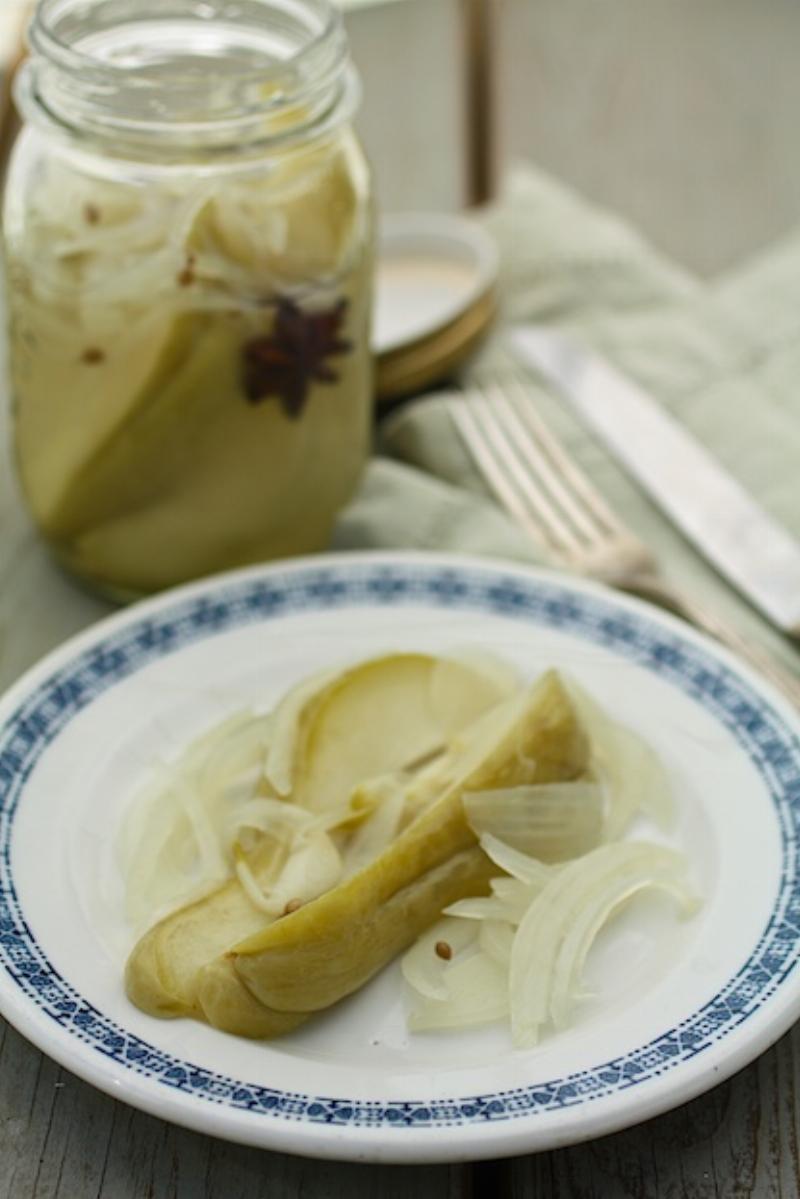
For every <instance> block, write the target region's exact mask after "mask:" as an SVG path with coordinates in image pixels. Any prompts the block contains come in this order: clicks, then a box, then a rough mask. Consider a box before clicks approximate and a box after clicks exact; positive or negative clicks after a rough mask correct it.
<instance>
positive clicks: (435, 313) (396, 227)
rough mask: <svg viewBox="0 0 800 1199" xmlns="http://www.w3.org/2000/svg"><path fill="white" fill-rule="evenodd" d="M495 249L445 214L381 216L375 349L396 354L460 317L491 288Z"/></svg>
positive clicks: (466, 223) (478, 231)
mask: <svg viewBox="0 0 800 1199" xmlns="http://www.w3.org/2000/svg"><path fill="white" fill-rule="evenodd" d="M497 271H498V258H497V248H496V246H495V244H494V242H493V241H492V239H491V238H490V237H489V235H488V233H486V232H484V230H483V229H482V228H481V226H480V225H478V224H476V223H475V222H474V221H471V220H469V219H468V218H467V217H461V216H453V215H451V214H449V213H442V214H438V213H414V212H412V213H399V214H397V215H390V216H385V217H384V218H383V219H382V221H381V226H380V230H379V238H378V261H377V273H376V280H375V328H374V333H373V348H374V350H375V353H376V354H378V355H382V354H390V353H394V352H395V351H397V350H400V349H402V348H404V347H409V346H412V345H414V343H415V342H418V341H420V340H421V339H422V338H425V337H430V336H431V334H434V333H437V332H438V331H439V330H441V329H443V328H445V327H446V326H447V325H449V324H450V323H451V322H452V321H454V320H456V319H457V318H458V317H460V316H462V315H463V314H464V313H465V312H467V311H468V309H469V308H471V307H472V306H473V305H474V304H476V303H477V302H478V301H479V300H480V299H481V297H483V296H485V295H486V293H487V292H488V291H490V290H491V288H492V287H493V286H494V284H495V282H496V279H497Z"/></svg>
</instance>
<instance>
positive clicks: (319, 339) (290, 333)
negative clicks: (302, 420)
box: [243, 299, 353, 420]
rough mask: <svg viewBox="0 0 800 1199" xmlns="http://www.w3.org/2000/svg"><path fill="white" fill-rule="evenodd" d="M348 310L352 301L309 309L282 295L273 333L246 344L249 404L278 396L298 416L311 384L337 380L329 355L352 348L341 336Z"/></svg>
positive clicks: (246, 378)
mask: <svg viewBox="0 0 800 1199" xmlns="http://www.w3.org/2000/svg"><path fill="white" fill-rule="evenodd" d="M346 312H347V300H339V302H338V303H337V304H336V305H334V307H333V308H329V309H325V310H323V311H321V312H306V311H304V310H303V309H302V308H301V307H300V305H299V304H296V303H295V301H294V300H289V299H281V300H279V301H278V303H277V312H276V315H275V325H274V327H273V330H272V332H271V333H270V334H268V335H267V336H265V337H256V338H254V339H253V340H252V341H249V342H247V344H246V345H245V346H244V350H243V356H244V372H243V384H244V391H245V395H246V396H247V398H248V400H249V401H250V403H251V404H258V403H260V402H261V401H262V400H267V399H277V400H279V401H280V403H281V405H282V407H283V410H284V412H285V413H286V415H287V416H289V417H291V418H292V419H293V420H296V419H297V418H298V417H300V416H301V415H302V412H303V409H304V408H305V406H306V403H307V401H308V393H309V391H310V389H311V385H312V383H315V382H316V383H336V382H337V381H338V378H339V376H338V375H337V374H336V372H335V371H334V370H333V368H332V367H331V365H330V363H329V362H328V359H329V358H335V357H337V356H338V355H341V354H347V353H348V352H349V351H350V350H352V348H353V346H352V342H350V341H347V340H346V339H345V338H343V337H341V336H340V332H341V328H342V325H343V323H344V319H345V314H346Z"/></svg>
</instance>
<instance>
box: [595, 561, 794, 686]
mask: <svg viewBox="0 0 800 1199" xmlns="http://www.w3.org/2000/svg"><path fill="white" fill-rule="evenodd" d="M617 586H618V587H619V588H620V590H623V591H629V592H631V593H632V594H634V595H638V596H639V597H640V598H641V599H647V600H650V601H651V602H652V603H654V604H658V606H659V607H661V608H666V609H668V610H669V611H670V612H674V613H675V615H676V616H680V617H682V618H683V619H684V620H687V621H688V622H689V623H690V624H692V625H694V626H695V628H698V629H702V630H703V632H704V633H709V634H710V635H711V636H712V637H714V638H715V639H716V640H717V641H719V642H720V644H721V645H725V646H727V648H728V649H730V650H733V652H734V653H735V654H737V655H738V656H739V657H740V658H741V659H742V660H743V661H744V662H747V663H748V664H749V665H750V666H752V667H753V669H754V670H757V671H758V672H759V674H761V675H763V677H764V678H765V679H768V680H769V681H770V683H772V685H773V687H775V688H776V689H777V690H778V691H780V692H782V693H783V694H784V695H785V696H786V698H787V699H788V700H790V701H791V703H793V704H794V705H795V707H797V708H800V680H798V679H796V678H794V677H793V676H792V675H791V674H790V673H789V672H788V671H787V670H784V669H783V667H782V666H780V665H779V664H778V663H777V662H776V661H775V659H774V658H773V657H772V655H771V654H769V653H768V652H767V651H766V650H762V649H759V647H758V646H756V645H753V644H752V643H751V642H749V641H747V640H746V639H745V638H744V637H743V636H742V635H741V633H739V632H737V630H736V629H735V628H733V627H732V626H731V625H729V624H728V623H727V622H726V621H723V620H720V619H719V617H718V616H716V615H715V614H714V613H713V612H711V611H709V609H708V608H706V607H705V606H704V605H703V604H700V603H698V602H697V600H695V599H694V598H692V597H691V596H689V595H687V594H686V593H685V592H684V591H681V590H678V589H677V588H675V587H673V586H672V585H671V584H670V583H667V582H665V581H664V580H663V579H661V578H658V577H656V576H655V575H649V574H641V575H637V576H635V577H630V576H629V577H628V578H626V579H625V580H624V581H623V580H619V581H618V582H617Z"/></svg>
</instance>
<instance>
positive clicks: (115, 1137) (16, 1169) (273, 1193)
mask: <svg viewBox="0 0 800 1199" xmlns="http://www.w3.org/2000/svg"><path fill="white" fill-rule="evenodd" d="M473 1193H474V1194H475V1195H476V1196H477V1195H478V1194H479V1193H480V1192H478V1191H473V1188H472V1187H471V1185H470V1168H469V1167H467V1166H460V1165H454V1166H433V1167H422V1166H419V1167H415V1166H410V1167H396V1166H358V1165H349V1164H347V1163H338V1162H319V1161H311V1160H309V1159H305V1158H299V1157H290V1156H287V1155H284V1154H280V1153H268V1152H265V1151H262V1150H259V1149H251V1148H247V1147H245V1146H241V1145H230V1144H227V1143H226V1142H224V1141H219V1140H216V1139H214V1138H212V1137H207V1136H202V1135H200V1134H199V1133H194V1132H189V1131H187V1130H186V1129H182V1128H177V1127H175V1126H173V1125H170V1124H165V1123H164V1122H163V1121H161V1120H158V1119H156V1118H155V1117H153V1116H148V1115H145V1114H144V1113H142V1112H139V1111H135V1110H134V1109H133V1108H129V1107H127V1106H126V1105H125V1104H123V1103H119V1102H117V1101H116V1100H114V1099H111V1098H110V1097H109V1096H107V1095H104V1094H101V1093H100V1092H99V1091H96V1090H94V1088H93V1087H90V1086H88V1085H87V1084H86V1083H84V1082H81V1081H80V1079H77V1078H75V1077H74V1076H73V1075H71V1074H69V1073H68V1072H67V1071H65V1070H61V1069H60V1068H59V1067H58V1066H56V1065H55V1063H53V1062H51V1061H49V1060H48V1059H47V1058H45V1057H43V1055H42V1054H41V1053H39V1051H38V1050H37V1049H35V1048H34V1047H33V1046H32V1045H29V1044H28V1043H27V1042H26V1041H25V1040H24V1039H23V1038H22V1037H21V1036H19V1034H18V1033H17V1032H15V1031H14V1030H13V1029H12V1028H10V1027H9V1026H8V1025H6V1024H4V1023H3V1022H2V1021H0V1196H2V1197H3V1199H6V1197H7V1199H164V1197H167V1196H169V1197H170V1199H172V1197H174V1199H211V1197H214V1199H219V1197H220V1196H230V1197H231V1199H264V1196H269V1199H297V1196H302V1197H303V1199H332V1197H333V1196H337V1195H346V1196H354V1197H355V1196H358V1199H407V1197H408V1196H409V1195H413V1196H414V1199H468V1197H470V1196H471V1195H472V1194H473Z"/></svg>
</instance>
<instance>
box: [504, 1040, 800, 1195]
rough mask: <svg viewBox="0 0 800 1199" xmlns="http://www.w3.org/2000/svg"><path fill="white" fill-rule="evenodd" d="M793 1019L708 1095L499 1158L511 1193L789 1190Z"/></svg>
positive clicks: (794, 1117) (795, 1183)
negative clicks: (774, 1041) (577, 1140)
mask: <svg viewBox="0 0 800 1199" xmlns="http://www.w3.org/2000/svg"><path fill="white" fill-rule="evenodd" d="M799 1053H800V1028H795V1029H793V1030H792V1032H790V1033H788V1034H787V1035H786V1036H785V1037H784V1038H783V1039H782V1040H781V1041H780V1042H779V1043H778V1045H776V1046H775V1047H774V1048H773V1049H772V1050H770V1051H769V1053H766V1054H764V1056H763V1057H762V1058H760V1059H759V1060H758V1061H757V1062H755V1063H754V1064H753V1065H752V1066H750V1067H748V1068H747V1069H745V1070H743V1071H741V1072H740V1073H739V1074H737V1075H736V1076H735V1077H734V1078H732V1079H730V1080H729V1081H728V1082H725V1083H722V1084H721V1085H720V1086H718V1087H715V1088H714V1090H712V1091H710V1092H709V1093H708V1094H707V1095H704V1096H701V1097H700V1098H699V1099H696V1100H694V1101H693V1102H691V1103H689V1104H686V1105H685V1106H683V1107H680V1108H678V1109H677V1110H676V1111H674V1112H670V1113H667V1114H666V1115H664V1116H661V1117H659V1118H658V1119H655V1120H650V1121H648V1122H647V1123H646V1124H642V1125H640V1126H639V1127H638V1128H632V1129H629V1130H627V1131H625V1132H621V1133H617V1134H616V1135H614V1136H609V1137H603V1138H601V1139H600V1140H597V1141H592V1142H588V1143H587V1144H584V1145H576V1146H574V1147H572V1148H569V1149H561V1150H558V1151H555V1152H552V1153H542V1154H537V1155H535V1156H531V1157H528V1158H518V1159H516V1160H514V1161H513V1162H509V1163H506V1164H505V1166H504V1167H503V1179H502V1182H501V1184H500V1186H501V1191H500V1193H503V1194H507V1195H509V1196H510V1197H511V1199H523V1197H524V1199H528V1197H529V1196H534V1195H542V1196H545V1195H546V1196H547V1197H548V1199H797V1196H798V1195H800V1164H799V1163H798V1109H797V1084H798V1060H799Z"/></svg>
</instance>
